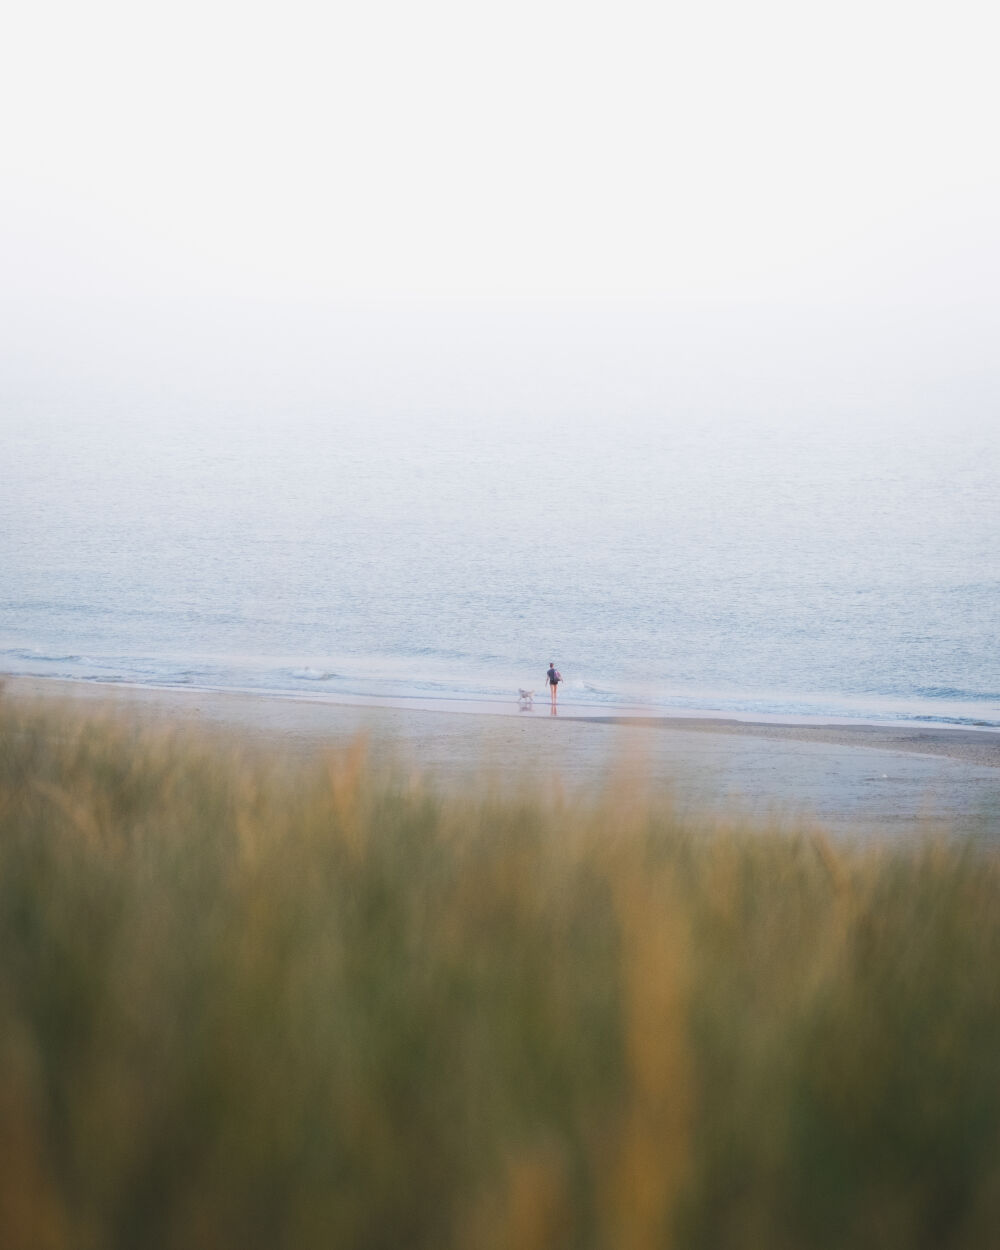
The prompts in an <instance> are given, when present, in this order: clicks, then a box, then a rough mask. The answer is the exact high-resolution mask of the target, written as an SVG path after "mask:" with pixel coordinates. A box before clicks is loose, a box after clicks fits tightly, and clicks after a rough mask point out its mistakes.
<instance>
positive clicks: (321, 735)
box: [0, 677, 1000, 840]
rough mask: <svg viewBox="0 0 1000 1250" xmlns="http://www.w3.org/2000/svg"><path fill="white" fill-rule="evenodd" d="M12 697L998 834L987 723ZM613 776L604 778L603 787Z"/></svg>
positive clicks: (395, 758)
mask: <svg viewBox="0 0 1000 1250" xmlns="http://www.w3.org/2000/svg"><path fill="white" fill-rule="evenodd" d="M0 690H2V693H0V700H2V701H3V702H5V703H7V704H8V705H10V706H11V707H16V706H17V705H18V704H20V705H22V706H25V707H30V706H43V707H44V706H45V705H48V706H49V707H51V708H56V707H62V708H65V709H66V710H67V713H68V714H69V715H73V716H81V715H82V716H89V715H98V716H104V715H110V716H113V717H116V718H124V719H126V720H127V721H129V722H131V723H134V724H135V725H136V727H137V728H153V729H160V728H166V729H167V730H170V731H174V730H176V731H181V732H185V731H187V730H189V729H195V730H197V731H199V732H201V731H207V732H211V733H217V732H222V733H234V732H235V733H236V734H237V735H238V736H241V737H244V738H245V739H246V740H247V741H249V742H256V743H258V744H263V745H265V746H266V748H267V751H268V752H269V753H271V752H274V753H276V754H285V755H288V754H291V755H296V756H303V757H308V756H315V755H317V754H322V753H324V752H327V751H331V750H332V751H338V750H342V749H345V748H346V747H348V746H349V745H350V744H352V743H356V742H357V741H358V740H359V739H364V740H365V741H366V742H367V744H368V751H369V753H370V755H371V756H372V758H373V760H375V761H376V762H378V761H380V760H384V761H385V762H387V763H392V764H393V765H396V766H400V765H401V766H402V767H403V768H404V770H409V772H410V775H413V776H420V777H423V778H426V779H427V780H428V781H429V782H431V783H432V784H434V785H443V786H445V787H447V788H451V789H458V790H460V791H462V792H471V793H475V792H476V791H477V790H480V789H482V788H484V787H486V788H487V789H492V790H495V791H496V792H498V793H505V792H511V793H516V792H518V791H520V790H522V789H523V788H524V787H525V786H527V787H529V788H531V787H535V788H536V789H542V790H544V791H546V792H549V793H553V794H555V795H557V796H558V795H572V794H580V795H589V796H593V795H596V794H601V793H603V794H609V793H610V794H613V795H615V796H616V801H625V800H626V799H627V796H628V795H629V794H630V793H632V792H633V791H642V790H644V789H648V788H649V787H653V788H656V789H659V790H661V791H665V792H668V793H669V794H670V795H671V797H672V799H673V801H674V802H675V803H676V804H677V806H678V807H679V808H680V809H682V810H686V811H696V812H698V813H700V814H705V813H707V814H712V813H715V814H716V815H717V816H718V817H719V819H722V820H725V821H731V820H733V819H743V818H746V819H748V820H749V821H751V822H763V823H767V822H770V823H774V821H778V823H787V822H788V821H793V822H795V823H797V824H798V825H800V826H804V827H810V828H817V827H818V828H823V829H826V830H828V831H831V832H838V833H844V834H847V835H849V836H856V835H860V836H867V835H872V836H886V835H888V836H911V835H913V834H917V833H920V832H921V831H928V832H935V831H940V830H946V831H948V832H951V833H956V834H960V835H970V836H974V837H983V838H989V839H991V840H993V839H996V838H997V837H1000V733H995V732H993V733H990V732H984V731H976V730H969V729H961V728H950V727H949V728H934V729H930V728H928V729H924V728H916V727H911V726H906V727H893V726H879V725H847V726H844V725H838V724H788V723H766V722H750V721H738V720H729V719H725V718H721V717H692V716H663V717H660V716H657V717H648V716H646V717H639V716H630V717H620V716H608V715H602V716H582V717H581V716H578V715H576V714H575V709H571V708H569V707H567V708H566V710H565V711H564V712H562V713H560V715H558V716H556V717H552V716H550V715H549V712H548V707H547V706H545V707H544V708H543V709H536V711H535V713H534V714H526V715H525V714H522V715H518V714H516V709H515V713H514V714H509V715H503V714H501V715H489V714H482V715H475V714H470V712H469V710H468V709H467V708H466V709H463V710H456V709H455V708H452V707H446V708H441V707H439V706H433V705H430V706H429V705H426V704H423V705H420V706H414V704H413V702H412V701H408V702H407V703H406V704H405V705H404V706H398V705H397V706H387V705H385V704H384V703H382V704H380V705H373V704H372V703H366V704H362V703H357V702H354V703H346V702H340V701H336V702H335V701H332V700H328V699H319V698H315V697H313V698H301V697H297V696H282V695H268V694H249V693H236V692H229V691H225V692H221V691H219V692H217V691H199V690H192V689H177V688H169V687H167V688H164V687H149V686H126V685H123V684H116V683H108V684H100V683H96V682H80V681H71V680H66V679H58V678H29V677H7V678H6V679H3V682H2V687H0ZM609 786H611V787H612V789H611V790H610V791H609V790H608V787H609Z"/></svg>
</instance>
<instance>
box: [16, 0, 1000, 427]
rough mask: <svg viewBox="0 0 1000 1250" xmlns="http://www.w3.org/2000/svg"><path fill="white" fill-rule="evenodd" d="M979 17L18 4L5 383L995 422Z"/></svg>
mask: <svg viewBox="0 0 1000 1250" xmlns="http://www.w3.org/2000/svg"><path fill="white" fill-rule="evenodd" d="M989 16H990V6H989V5H987V4H986V3H982V4H974V3H968V2H963V0H958V2H957V3H950V4H948V5H944V4H941V3H937V4H934V5H930V4H922V3H919V2H913V0H906V2H903V0H889V2H887V0H863V2H859V3H851V2H847V3H844V2H841V3H838V4H836V5H828V4H824V5H820V4H814V3H808V2H803V0H795V2H789V3H780V2H777V0H762V2H761V3H744V4H736V3H701V4H693V3H683V4H680V3H678V4H665V3H661V4H636V3H629V2H628V0H626V2H624V3H623V2H621V0H618V2H616V3H613V4H612V3H601V4H587V3H581V2H579V0H577V2H576V3H573V4H555V3H546V2H545V0H541V2H538V0H533V2H532V3H530V4H529V3H523V4H522V3H511V2H510V0H508V2H507V3H504V4H497V3H494V4H489V5H486V4H480V3H474V2H470V0H466V2H464V3H446V2H442V0H423V2H421V3H406V4H387V3H380V2H378V0H374V2H369V3H349V4H348V3H344V4H305V3H297V2H295V0H292V2H291V3H282V4H281V5H279V4H276V3H271V4H254V3H252V2H245V0H241V3H239V4H236V3H218V2H217V0H198V3H183V2H182V3H172V4H170V5H169V6H168V5H159V6H152V5H142V4H136V3H134V0H129V2H128V3H120V4H115V3H108V2H107V0H91V2H90V3H73V4H67V3H55V4H53V3H46V0H34V2H33V3H31V4H26V5H22V6H19V10H18V11H16V12H14V13H13V14H12V15H10V16H8V17H6V18H5V19H4V23H3V30H2V32H0V34H2V38H0V111H2V116H3V119H4V121H3V132H4V142H3V154H2V167H0V205H2V219H3V229H2V238H0V263H2V267H3V271H4V274H5V275H6V276H5V277H4V279H3V292H2V293H0V331H2V333H3V338H4V341H5V343H6V347H5V348H4V349H3V367H4V370H5V372H6V373H7V376H8V378H11V377H14V378H15V379H18V378H28V379H29V381H30V380H31V379H38V378H42V377H43V376H44V375H45V374H46V373H48V372H49V371H54V372H57V373H60V375H61V376H65V377H66V378H70V379H71V378H72V377H73V376H75V375H76V374H78V375H80V377H81V378H83V377H85V376H86V377H88V378H90V379H91V380H93V379H94V378H97V379H99V380H102V381H106V380H107V379H108V378H110V377H113V376H114V374H115V372H116V371H120V372H122V373H123V374H124V375H128V374H129V373H130V371H133V370H135V371H138V372H141V371H142V370H144V369H148V368H149V367H152V366H151V362H154V361H155V362H158V366H157V367H159V368H160V369H161V370H167V369H170V370H173V373H174V375H175V376H176V375H177V374H178V373H183V374H185V375H186V376H187V377H188V379H189V381H190V384H191V385H192V386H197V385H198V384H199V379H201V380H206V385H207V384H208V382H207V380H209V379H214V380H213V385H216V384H219V378H218V376H216V375H217V374H219V375H225V374H226V372H227V370H228V371H230V372H232V371H233V370H234V369H235V368H236V366H237V365H238V366H239V368H240V371H241V373H242V377H243V381H244V383H245V384H246V385H247V386H250V387H252V386H253V385H257V384H261V385H263V383H264V380H265V379H267V378H269V379H270V382H271V384H272V385H274V386H275V387H277V388H279V389H280V385H281V381H280V379H281V378H282V377H283V378H284V381H285V382H286V383H287V384H291V380H292V378H293V377H294V379H295V384H296V385H298V386H300V387H303V386H304V387H306V389H307V390H308V387H309V386H310V385H315V388H316V389H317V391H318V392H319V393H322V392H323V391H324V389H325V388H326V389H329V388H330V387H332V388H333V389H334V390H336V387H337V385H340V384H343V385H347V383H346V382H345V381H344V379H345V378H346V377H347V376H348V374H351V376H352V378H353V381H352V383H351V385H352V386H354V387H355V389H357V387H358V386H359V385H360V386H362V388H363V387H364V386H367V385H372V386H375V387H376V391H377V390H378V387H377V386H376V375H377V374H378V372H379V371H380V370H382V371H384V370H385V367H386V361H387V360H390V361H391V360H395V361H396V364H397V366H398V372H399V375H400V377H401V379H402V380H403V382H404V383H405V382H406V381H407V380H409V382H410V383H412V384H413V385H414V386H415V387H416V389H417V390H418V391H419V389H420V387H417V386H416V381H415V374H414V370H416V371H417V373H419V374H420V379H421V382H420V385H421V386H423V388H424V390H423V393H424V395H425V396H431V395H433V396H437V397H441V396H443V395H446V394H448V393H449V387H450V388H451V394H452V398H453V399H454V401H455V402H456V403H461V402H462V401H463V399H467V398H468V397H469V396H474V395H476V393H477V390H478V391H479V392H480V399H482V393H483V392H485V391H486V390H487V389H489V390H491V393H492V394H493V395H494V398H495V402H497V403H500V404H502V403H503V402H508V401H509V402H511V403H515V404H516V403H518V402H524V400H525V396H526V395H527V394H529V393H530V385H529V384H528V383H526V382H525V377H526V376H527V377H530V375H531V372H532V370H533V369H534V370H536V372H537V375H538V377H539V378H542V377H544V378H546V379H547V384H548V385H549V386H550V388H554V387H558V386H563V385H566V384H568V381H569V380H570V379H571V378H573V377H574V376H577V378H578V379H579V381H580V387H579V389H580V390H581V391H586V392H587V394H588V395H589V396H590V398H591V400H593V398H594V396H595V395H596V396H597V397H598V400H601V399H602V398H603V397H604V396H606V395H610V394H617V395H619V396H621V395H622V388H624V392H625V394H626V397H627V396H628V395H631V396H632V397H633V399H634V401H635V402H636V403H640V404H641V403H648V404H650V405H653V406H655V404H656V403H658V402H660V401H661V400H664V397H665V396H667V395H668V394H669V396H671V397H673V400H675V401H677V400H678V399H680V400H683V397H684V396H685V395H687V396H688V397H689V398H690V397H691V396H694V395H697V396H698V397H700V402H702V403H704V404H712V403H717V402H722V399H723V398H724V397H725V396H726V394H727V385H728V388H729V393H730V396H731V397H732V395H734V394H736V395H738V396H740V397H742V398H741V402H743V401H745V402H747V403H751V404H760V405H764V406H766V405H767V404H769V403H772V402H773V403H775V404H777V405H779V406H780V405H781V404H783V403H787V404H789V405H792V406H794V405H795V404H797V403H800V402H803V399H804V396H805V395H806V394H807V393H808V392H809V391H810V388H811V391H812V395H813V397H814V398H818V397H819V396H820V395H823V394H825V395H827V396H828V397H832V401H833V402H846V401H847V400H848V399H849V397H851V396H854V397H855V399H856V398H857V396H858V394H859V392H861V391H865V390H866V388H867V391H868V393H869V397H870V398H872V399H873V400H874V402H876V403H884V404H885V405H887V406H889V407H892V406H896V407H899V408H901V409H902V408H905V407H906V405H907V404H911V403H915V402H920V403H927V402H931V406H932V407H933V406H934V403H939V404H940V405H942V406H945V407H946V406H947V405H948V404H954V403H956V402H959V403H961V404H964V405H966V406H968V405H972V406H978V407H979V408H980V409H982V410H983V411H985V410H987V409H989V410H990V411H991V412H992V411H993V405H995V401H996V397H997V393H998V386H997V371H996V366H995V364H994V362H993V360H992V356H993V345H994V343H995V341H996V336H997V330H998V324H997V317H996V312H997V295H996V292H997V290H998V289H1000V264H998V259H1000V247H998V235H997V222H998V221H1000V177H998V166H997V156H996V150H997V143H996V122H997V117H998V116H1000V91H998V86H997V83H998V75H997V73H996V66H995V41H994V40H993V38H992V35H991V34H990V30H989V27H988V24H987V22H988V18H989ZM539 344H541V345H542V347H541V349H539ZM338 345H339V346H338ZM345 345H347V346H345ZM213 362H214V364H213ZM265 362H270V363H271V365H273V368H271V369H270V370H268V369H267V368H265ZM421 370H422V372H421ZM783 370H787V376H788V378H789V379H790V381H789V388H790V389H788V390H787V392H783V391H782V387H781V378H782V376H783ZM515 373H516V375H517V379H518V380H517V381H514V380H512V375H513V374H515ZM709 375H711V376H709ZM337 379H340V382H338V381H337ZM359 379H362V380H364V381H359ZM365 379H366V380H365ZM727 379H728V382H727ZM428 388H429V389H428ZM496 388H499V390H497V389H496ZM505 388H506V389H505ZM526 388H527V389H526ZM831 388H832V390H831ZM935 396H936V397H937V399H935ZM928 397H930V399H928ZM942 397H943V398H942Z"/></svg>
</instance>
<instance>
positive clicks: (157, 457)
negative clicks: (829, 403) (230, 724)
mask: <svg viewBox="0 0 1000 1250" xmlns="http://www.w3.org/2000/svg"><path fill="white" fill-rule="evenodd" d="M0 453H2V468H0V672H5V673H9V674H28V675H31V676H34V677H53V678H63V679H71V680H74V681H81V682H106V683H127V684H131V685H140V686H153V687H177V688H184V689H200V690H219V691H251V692H255V693H259V694H262V695H273V696H276V695H282V696H288V695H292V696H298V697H302V698H310V699H317V698H324V699H335V700H352V699H354V700H362V701H363V700H365V699H376V700H387V701H391V702H395V703H400V704H404V705H405V704H407V703H409V702H419V701H427V700H432V701H435V702H436V703H437V704H441V703H442V702H445V701H447V702H448V703H450V704H451V705H453V706H454V707H455V708H456V709H458V708H462V707H473V706H478V707H480V708H482V707H495V708H497V709H502V708H506V707H510V706H511V705H513V704H514V702H515V701H516V698H517V691H518V690H519V689H520V688H524V689H529V690H530V689H534V690H535V691H536V692H537V693H538V694H539V695H541V696H544V681H545V671H546V668H547V667H548V665H549V663H550V661H552V662H554V663H555V665H556V667H557V668H558V669H559V670H560V672H561V674H562V676H563V686H562V688H561V694H560V699H561V706H562V708H563V709H565V710H567V711H569V710H571V709H573V708H576V709H578V710H580V711H581V712H583V711H588V710H589V711H590V712H592V713H593V712H595V711H596V712H598V713H601V714H605V713H606V714H614V713H616V712H628V711H635V710H637V709H644V710H646V711H650V712H653V713H662V714H671V713H702V712H703V713H708V714H722V715H730V716H737V717H747V718H758V717H759V718H765V719H767V718H773V717H778V718H795V719H798V718H806V719H811V718H822V719H826V720H829V719H831V718H833V719H843V720H857V721H889V722H896V723H898V722H910V723H913V724H915V725H927V724H937V725H958V726H971V727H994V728H996V727H1000V647H998V608H1000V505H998V495H997V483H998V469H1000V422H995V421H992V420H991V421H987V420H985V419H984V420H963V419H961V418H959V417H956V418H955V419H954V420H943V419H941V417H940V415H938V416H937V417H936V418H935V419H934V420H923V421H921V420H918V419H916V418H914V419H912V420H911V419H909V418H908V417H907V415H906V413H905V412H904V413H903V414H902V415H900V414H899V413H897V414H896V415H895V416H894V418H893V419H892V420H883V419H882V418H881V416H880V413H879V411H878V407H877V405H872V406H871V408H866V407H865V406H864V405H856V406H855V407H854V408H853V409H852V412H851V413H850V418H849V419H847V418H844V419H840V417H839V416H838V414H837V412H836V411H831V410H830V409H829V408H827V409H825V410H824V411H822V412H821V413H818V414H816V413H813V414H809V413H796V412H794V411H789V410H788V407H787V405H786V406H785V408H783V409H782V411H781V412H780V413H779V414H777V415H773V416H772V415H770V414H768V413H767V412H766V410H765V411H762V410H761V408H760V407H759V406H758V407H757V408H756V409H755V410H754V412H753V414H752V416H750V417H748V416H747V415H746V412H744V411H742V410H741V409H739V408H738V407H731V408H727V407H726V406H725V405H721V404H720V406H719V408H718V409H717V410H715V411H707V412H706V411H705V410H703V409H701V410H699V411H698V413H697V414H693V413H690V412H687V411H685V410H684V406H683V404H678V405H674V406H673V407H671V408H670V410H668V411H660V410H657V408H656V406H655V404H654V405H650V404H642V403H637V404H636V405H635V407H634V409H633V407H632V406H630V402H629V396H627V395H626V396H623V397H621V398H620V400H619V402H617V403H608V404H607V406H606V407H605V408H602V407H601V405H600V404H599V403H597V404H595V403H594V402H593V400H592V397H591V399H590V401H588V402H587V403H586V404H576V403H575V402H574V397H573V396H572V395H569V396H567V399H566V403H565V405H564V407H563V408H562V410H560V408H559V406H558V405H553V404H552V403H551V402H547V403H546V404H545V405H544V407H543V409H542V410H540V411H538V412H536V411H534V410H533V409H532V406H531V404H530V402H526V401H525V399H524V396H522V397H521V399H520V401H519V403H518V405H517V407H516V410H511V411H505V409H504V405H503V397H502V396H500V397H498V398H496V399H495V400H494V402H493V403H491V404H488V405H484V404H483V403H482V402H481V397H477V396H476V395H475V394H474V393H472V391H471V390H470V391H469V394H468V395H463V394H462V393H459V394H456V395H454V396H453V397H452V399H451V401H450V402H449V403H448V404H446V405H441V406H440V407H437V408H436V407H434V406H433V405H431V404H426V403H425V404H423V405H419V406H417V407H416V409H415V410H414V409H413V408H410V407H408V405H407V404H406V402H404V401H403V400H401V399H400V398H399V397H398V395H395V394H389V393H387V395H386V397H385V399H384V402H374V401H372V400H371V399H370V397H369V400H368V401H367V402H365V403H358V404H352V403H350V402H337V403H324V402H320V401H314V400H310V398H309V396H308V395H302V394H299V395H298V396H297V397H296V399H295V402H288V403H287V404H283V403H282V402H281V397H280V395H276V394H274V393H271V394H269V395H268V396H267V397H266V401H255V399H254V397H253V396H252V395H251V394H249V393H248V394H246V395H237V396H235V397H233V398H232V399H231V400H230V401H228V402H213V403H203V402H201V401H200V400H199V399H198V396H197V394H196V392H195V391H194V390H193V389H192V390H190V391H188V392H186V393H183V394H178V393H172V392H170V391H169V389H167V390H165V391H164V393H162V394H159V395H151V394H150V393H144V395H143V398H142V402H141V403H140V402H136V403H132V402H131V401H130V399H129V396H128V395H127V394H113V395H109V396H108V397H107V398H105V399H103V400H102V399H99V398H93V397H92V398H91V399H90V400H89V401H88V402H87V403H85V404H81V403H80V402H77V401H74V399H73V398H72V397H66V396H63V397H61V398H53V397H51V396H50V397H49V398H48V399H46V400H45V402H41V401H40V400H38V399H37V397H34V396H32V395H25V396H22V397H21V398H20V399H19V398H18V397H17V396H16V395H15V396H14V397H13V399H12V400H11V402H9V403H7V404H6V406H5V411H4V413H3V415H2V417H0Z"/></svg>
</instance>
